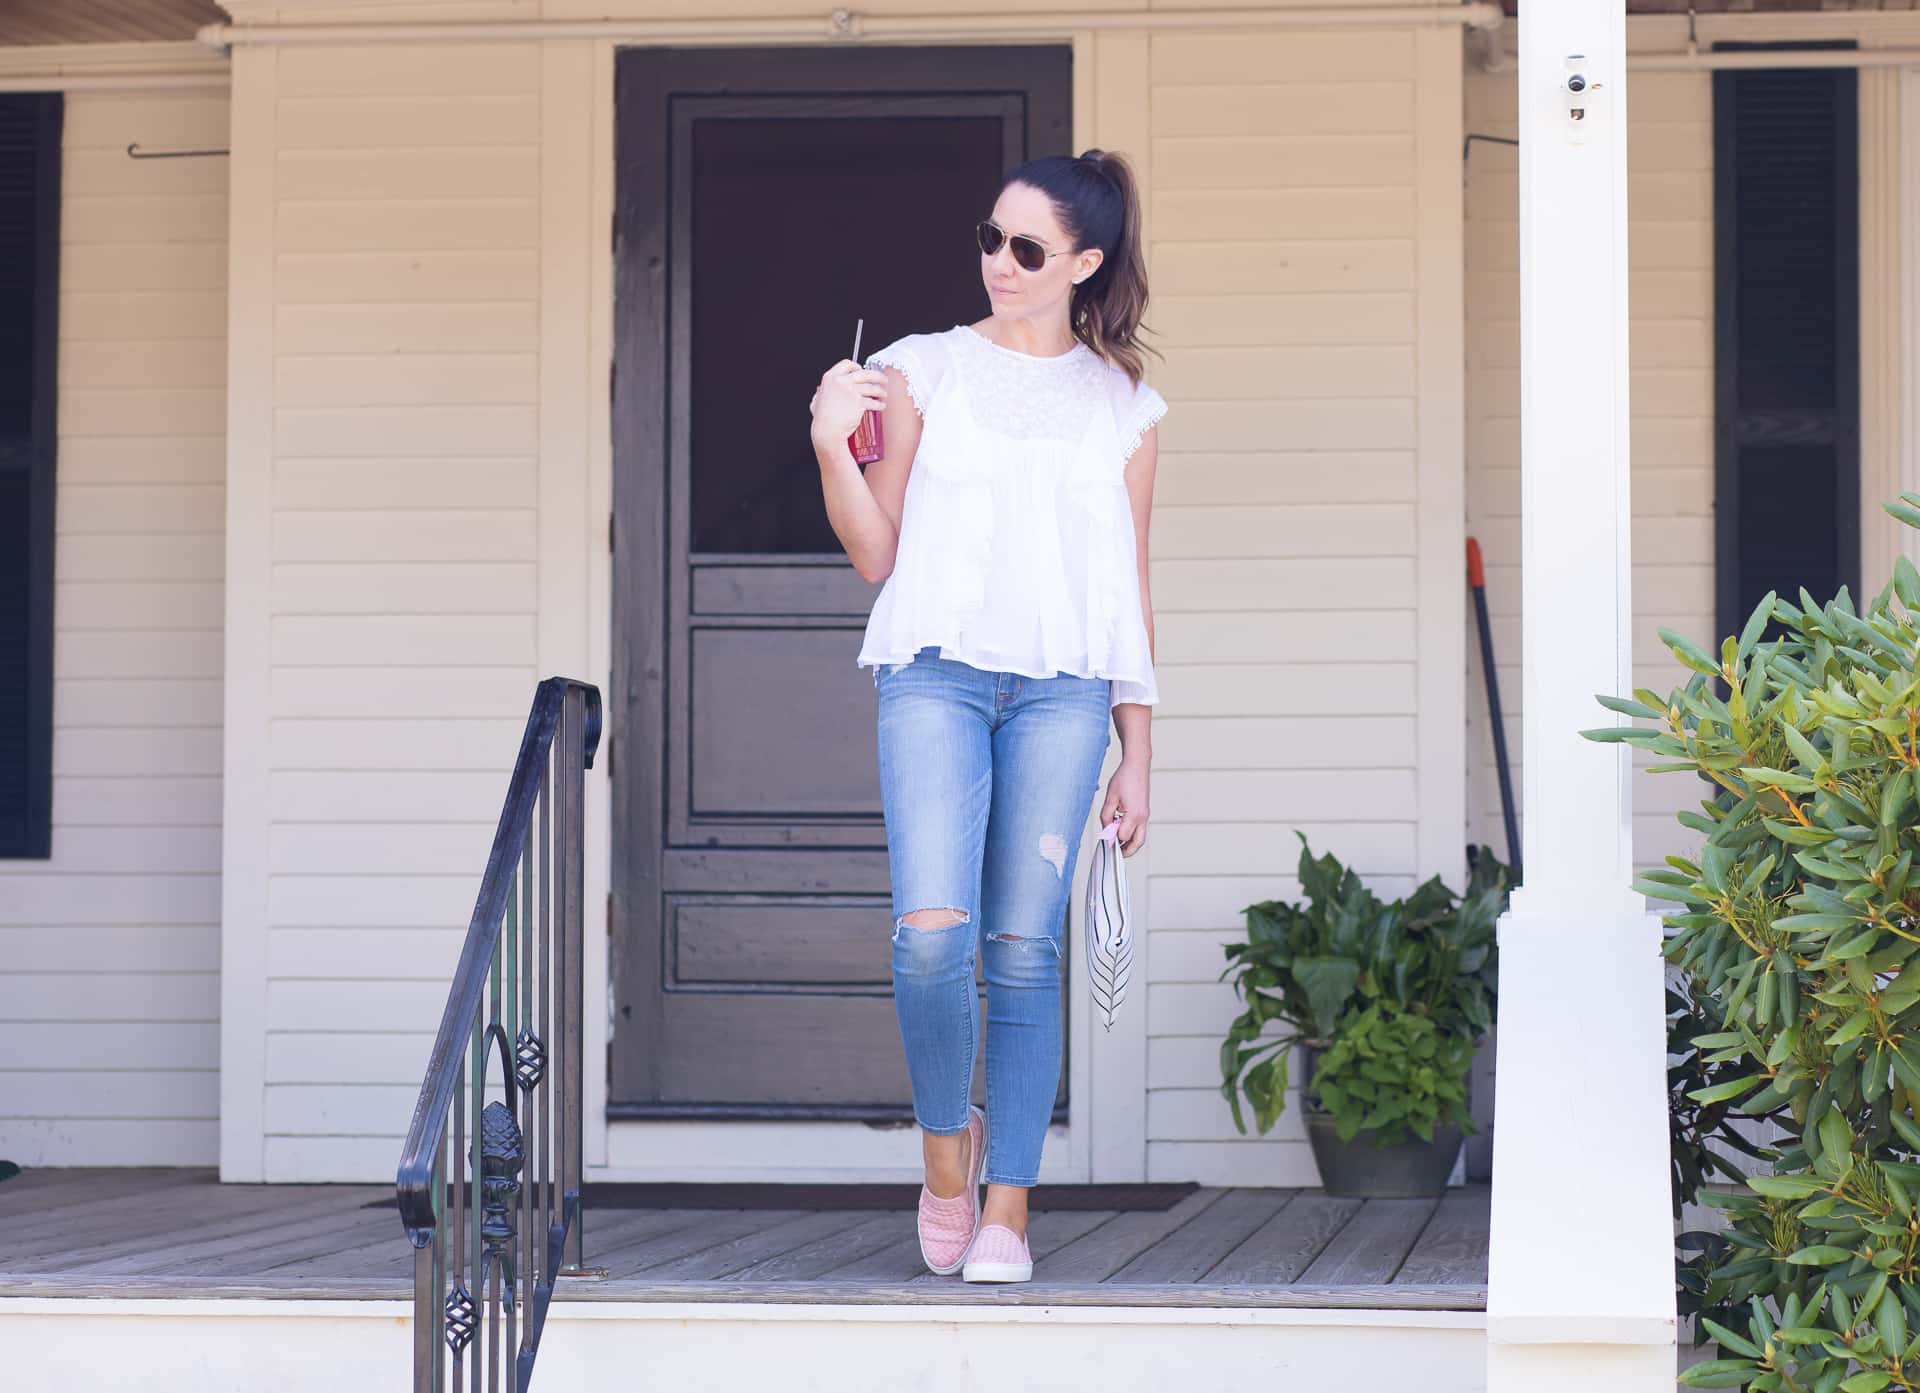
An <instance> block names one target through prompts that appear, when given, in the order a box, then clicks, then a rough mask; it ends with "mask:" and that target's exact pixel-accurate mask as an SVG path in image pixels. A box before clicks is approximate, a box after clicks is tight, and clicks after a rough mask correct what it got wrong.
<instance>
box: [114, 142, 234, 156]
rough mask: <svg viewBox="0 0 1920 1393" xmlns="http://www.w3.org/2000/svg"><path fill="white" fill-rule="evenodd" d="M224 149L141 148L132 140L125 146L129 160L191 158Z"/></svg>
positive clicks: (223, 153)
mask: <svg viewBox="0 0 1920 1393" xmlns="http://www.w3.org/2000/svg"><path fill="white" fill-rule="evenodd" d="M228 153H230V152H228V151H226V150H142V149H141V148H140V143H139V142H138V141H134V142H132V143H131V144H129V145H128V146H127V158H128V159H130V160H191V159H198V158H199V157H200V156H202V155H225V154H228Z"/></svg>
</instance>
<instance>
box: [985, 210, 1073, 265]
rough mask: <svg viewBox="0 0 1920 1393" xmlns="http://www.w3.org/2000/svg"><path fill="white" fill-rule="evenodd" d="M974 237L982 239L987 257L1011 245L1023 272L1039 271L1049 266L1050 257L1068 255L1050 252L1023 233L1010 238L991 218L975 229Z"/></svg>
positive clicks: (1015, 259) (1014, 256) (1016, 262)
mask: <svg viewBox="0 0 1920 1393" xmlns="http://www.w3.org/2000/svg"><path fill="white" fill-rule="evenodd" d="M974 235H975V236H977V237H978V238H979V239H980V250H981V251H982V252H983V253H985V254H986V255H987V256H993V255H994V254H995V253H997V252H998V251H999V250H1000V244H1001V243H1002V242H1006V243H1009V244H1010V245H1011V246H1012V247H1013V259H1014V262H1015V264H1016V265H1018V266H1019V267H1020V269H1021V270H1022V271H1038V270H1039V269H1040V268H1041V267H1043V266H1045V265H1046V264H1047V258H1048V257H1051V256H1065V255H1067V253H1066V252H1050V251H1048V250H1047V249H1046V247H1045V245H1044V244H1042V243H1040V242H1036V241H1034V240H1033V238H1031V237H1028V236H1025V235H1024V234H1022V233H1018V232H1016V233H1014V234H1013V235H1012V236H1011V237H1009V236H1008V235H1007V230H1006V229H1005V228H1003V227H1001V226H1000V224H999V223H997V222H995V221H993V219H991V218H988V219H986V220H985V221H983V222H982V223H981V224H980V225H979V226H978V227H976V228H974Z"/></svg>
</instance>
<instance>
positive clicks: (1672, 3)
mask: <svg viewBox="0 0 1920 1393" xmlns="http://www.w3.org/2000/svg"><path fill="white" fill-rule="evenodd" d="M1500 3H1501V5H1502V6H1503V7H1504V8H1505V9H1506V12H1507V13H1508V14H1509V15H1511V14H1515V13H1517V12H1518V11H1519V8H1520V0H1500ZM1688 10H1692V11H1694V12H1695V13H1696V14H1703V15H1736V14H1738V15H1750V14H1763V15H1764V14H1816V13H1823V12H1836V11H1837V12H1839V13H1843V14H1862V13H1865V14H1882V13H1885V14H1908V13H1911V12H1912V11H1915V10H1920V0H1627V13H1628V14H1630V15H1683V14H1685V13H1686V12H1687V11H1688Z"/></svg>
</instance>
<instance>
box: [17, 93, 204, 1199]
mask: <svg viewBox="0 0 1920 1393" xmlns="http://www.w3.org/2000/svg"><path fill="white" fill-rule="evenodd" d="M226 137H227V104H226V98H225V96H224V95H223V94H221V93H218V92H207V93H192V94H185V93H183V94H179V95H162V94H140V95H132V94H128V95H108V94H104V93H101V94H94V93H78V94H73V95H70V96H69V97H68V98H67V102H66V118H65V151H64V155H63V159H62V184H63V197H62V200H61V209H60V223H61V252H60V257H61V278H60V308H59V312H60V347H59V366H58V372H59V403H58V410H59V445H58V457H57V463H56V468H57V479H58V484H57V492H56V496H55V513H56V521H55V529H56V537H55V560H54V566H55V588H54V787H53V822H54V827H53V856H52V859H51V860H48V861H0V963H4V964H5V969H4V971H0V1157H6V1158H7V1159H10V1160H14V1161H17V1162H20V1163H22V1164H26V1165H209V1164H212V1163H213V1162H214V1161H215V1160H216V1158H217V1154H218V1141H219V1135H218V1120H217V1119H218V1105H219V1063H220V1053H219V1026H218V1019H219V966H220V772H221V766H220V757H221V756H220V746H221V729H220V726H221V702H220V685H221V611H222V604H221V575H222V542H221V529H222V494H223V471H224V467H225V417H224V412H225V406H224V401H225V385H224V384H225V372H226V346H225V345H226V309H225V304H226V294H225V285H226V245H227V236H226V232H227V199H226V188H227V168H226V162H225V161H224V160H222V159H218V158H204V159H180V160H155V161H150V162H140V161H135V160H132V159H129V158H128V157H127V155H126V147H127V145H128V143H129V142H131V141H138V142H140V143H141V144H142V145H144V146H147V147H148V148H157V149H178V148H218V147H220V146H223V145H224V144H225V143H226Z"/></svg>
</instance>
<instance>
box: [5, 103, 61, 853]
mask: <svg viewBox="0 0 1920 1393" xmlns="http://www.w3.org/2000/svg"><path fill="white" fill-rule="evenodd" d="M60 117H61V106H60V98H59V96H58V95H57V94H56V95H49V94H40V93H32V94H12V95H10V94H0V857H37V858H43V859H44V858H45V857H47V856H49V855H51V854H52V843H53V828H52V823H53V466H54V401H55V398H54V363H55V359H56V354H57V348H58V343H59V335H58V330H57V327H56V323H55V314H56V311H57V307H58V303H59V287H60V265H59V259H60Z"/></svg>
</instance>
